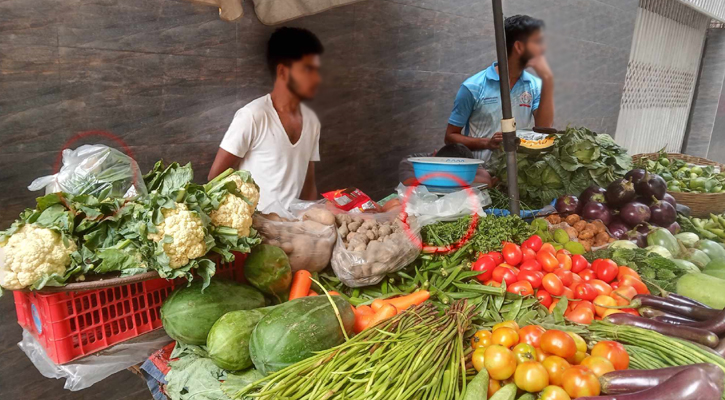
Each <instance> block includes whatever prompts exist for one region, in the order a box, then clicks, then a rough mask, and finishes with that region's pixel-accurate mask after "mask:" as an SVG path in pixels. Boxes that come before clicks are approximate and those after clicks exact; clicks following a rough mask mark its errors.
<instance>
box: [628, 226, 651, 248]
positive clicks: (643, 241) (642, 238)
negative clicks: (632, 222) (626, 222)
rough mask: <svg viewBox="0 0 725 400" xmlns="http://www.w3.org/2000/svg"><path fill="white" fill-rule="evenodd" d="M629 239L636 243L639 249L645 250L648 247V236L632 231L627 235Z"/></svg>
mask: <svg viewBox="0 0 725 400" xmlns="http://www.w3.org/2000/svg"><path fill="white" fill-rule="evenodd" d="M627 239H628V240H631V241H632V242H634V243H635V244H636V245H637V246H639V248H641V249H644V248H645V247H647V235H645V234H643V233H642V232H638V231H636V230H631V231H629V233H627Z"/></svg>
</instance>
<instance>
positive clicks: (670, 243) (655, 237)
mask: <svg viewBox="0 0 725 400" xmlns="http://www.w3.org/2000/svg"><path fill="white" fill-rule="evenodd" d="M647 246H662V247H664V248H665V249H667V250H668V251H669V252H670V254H672V256H673V257H675V258H677V257H678V256H679V255H680V251H681V249H680V243H679V242H678V241H677V239H676V238H675V236H674V235H673V234H672V233H671V232H670V231H668V230H667V229H665V228H656V229H654V230H653V231H652V232H650V233H649V234H648V235H647Z"/></svg>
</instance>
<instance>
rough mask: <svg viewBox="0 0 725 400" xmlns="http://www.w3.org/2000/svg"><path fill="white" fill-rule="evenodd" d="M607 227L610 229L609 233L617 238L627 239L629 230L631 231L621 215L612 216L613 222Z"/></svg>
mask: <svg viewBox="0 0 725 400" xmlns="http://www.w3.org/2000/svg"><path fill="white" fill-rule="evenodd" d="M607 229H609V233H610V234H611V235H612V236H614V237H615V238H617V239H620V240H621V239H625V238H626V237H627V232H629V227H628V226H627V224H625V223H624V221H622V219H621V218H619V216H616V217H614V218H612V222H610V223H609V225H607Z"/></svg>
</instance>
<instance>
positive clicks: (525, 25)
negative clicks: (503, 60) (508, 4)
mask: <svg viewBox="0 0 725 400" xmlns="http://www.w3.org/2000/svg"><path fill="white" fill-rule="evenodd" d="M504 26H505V28H506V49H507V50H508V54H511V52H512V51H513V49H514V43H516V42H517V41H522V42H524V41H526V39H528V38H529V37H530V36H531V35H533V34H534V33H535V32H536V31H538V30H541V29H544V27H545V26H546V24H544V21H542V20H540V19H536V18H532V17H529V16H528V15H514V16H512V17H508V18H506V22H505V23H504Z"/></svg>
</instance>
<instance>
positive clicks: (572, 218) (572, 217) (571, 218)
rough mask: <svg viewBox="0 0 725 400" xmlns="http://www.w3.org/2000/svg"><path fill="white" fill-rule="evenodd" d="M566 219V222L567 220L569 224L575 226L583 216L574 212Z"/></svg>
mask: <svg viewBox="0 0 725 400" xmlns="http://www.w3.org/2000/svg"><path fill="white" fill-rule="evenodd" d="M564 221H565V222H566V223H567V224H569V225H571V226H574V224H576V223H577V222H579V221H581V217H579V216H578V215H576V214H572V215H570V216H568V217H566V218H565V219H564Z"/></svg>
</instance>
